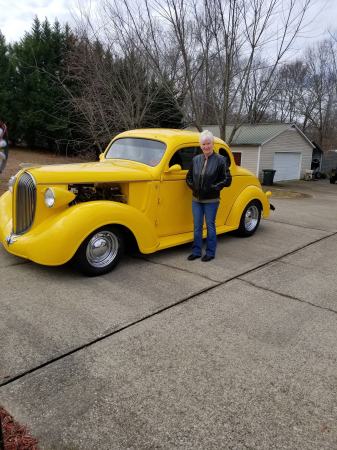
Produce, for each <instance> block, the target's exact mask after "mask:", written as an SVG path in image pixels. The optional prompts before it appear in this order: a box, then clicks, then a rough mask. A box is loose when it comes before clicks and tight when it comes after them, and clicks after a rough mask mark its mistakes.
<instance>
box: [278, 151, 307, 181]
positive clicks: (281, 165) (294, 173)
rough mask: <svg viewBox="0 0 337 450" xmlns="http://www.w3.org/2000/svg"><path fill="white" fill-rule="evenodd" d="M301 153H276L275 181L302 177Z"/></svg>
mask: <svg viewBox="0 0 337 450" xmlns="http://www.w3.org/2000/svg"><path fill="white" fill-rule="evenodd" d="M300 167H301V153H297V152H276V153H274V170H276V173H275V176H274V181H285V180H298V179H299V178H300V173H301V172H300Z"/></svg>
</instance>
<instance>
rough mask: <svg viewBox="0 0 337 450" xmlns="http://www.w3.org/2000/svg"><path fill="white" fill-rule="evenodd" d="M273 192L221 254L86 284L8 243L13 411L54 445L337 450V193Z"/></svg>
mask: <svg viewBox="0 0 337 450" xmlns="http://www.w3.org/2000/svg"><path fill="white" fill-rule="evenodd" d="M273 191H274V192H275V198H273V200H272V203H273V204H274V205H275V206H276V211H274V213H272V216H271V218H270V220H268V221H267V220H264V221H262V223H261V226H260V229H259V230H258V232H257V233H256V234H255V235H254V236H253V237H251V238H249V239H240V238H236V237H234V236H230V235H227V236H222V237H220V238H219V246H218V254H217V258H216V259H215V260H213V261H211V262H209V263H203V262H201V261H200V260H197V261H193V262H189V261H187V260H186V256H187V255H188V253H189V246H182V247H179V248H176V249H171V250H167V251H163V252H161V253H158V254H154V255H151V256H147V257H144V258H143V257H141V256H139V257H128V258H126V259H125V260H124V262H123V263H121V264H120V265H119V267H118V268H117V269H116V270H115V271H113V272H112V273H110V274H108V275H105V276H103V277H99V278H83V277H82V276H80V275H78V274H76V273H74V272H72V271H71V270H70V269H69V268H67V267H62V268H47V267H41V266H37V265H35V264H33V263H30V262H26V261H23V260H20V259H18V258H15V257H12V256H10V255H8V254H7V253H6V252H5V251H4V249H3V248H0V275H1V292H0V296H1V300H0V311H1V329H0V340H1V341H0V342H1V359H0V404H2V405H3V406H4V407H5V408H6V409H7V410H8V411H9V412H10V413H11V414H12V415H14V417H15V418H16V420H18V421H19V422H21V423H23V424H26V425H27V426H28V428H29V429H30V431H31V433H32V434H33V435H34V436H35V437H37V438H38V439H39V443H40V448H41V449H48V450H50V449H81V450H82V449H88V450H89V449H90V450H92V449H100V450H102V449H124V448H125V449H150V448H151V449H153V448H160V449H173V448H174V449H175V448H181V449H213V448H214V449H218V448H224V449H235V450H236V449H259V450H260V449H289V450H294V449H301V450H304V449H313V450H316V449H329V450H330V449H337V425H336V424H337V365H336V363H337V345H336V342H337V283H336V278H337V220H336V218H337V186H335V185H330V184H329V182H328V181H327V180H321V181H315V182H313V181H312V182H304V181H300V182H296V183H283V185H278V186H275V187H274V188H273ZM288 193H289V195H288ZM294 193H295V194H296V195H295V196H294V195H292V194H294ZM301 194H304V195H301ZM287 197H291V198H287Z"/></svg>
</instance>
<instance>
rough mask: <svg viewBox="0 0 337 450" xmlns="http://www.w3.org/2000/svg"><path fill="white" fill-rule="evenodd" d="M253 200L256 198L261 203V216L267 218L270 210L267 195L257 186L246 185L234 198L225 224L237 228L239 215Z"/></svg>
mask: <svg viewBox="0 0 337 450" xmlns="http://www.w3.org/2000/svg"><path fill="white" fill-rule="evenodd" d="M253 200H257V201H259V202H260V204H261V208H262V217H264V218H267V217H268V216H269V212H270V205H269V200H268V197H267V195H266V194H265V193H264V192H263V191H262V189H261V188H259V187H258V186H248V187H246V188H245V189H244V190H243V191H242V192H241V193H240V195H239V196H238V198H237V199H236V200H235V202H234V204H233V206H232V209H231V211H230V213H229V216H228V218H227V221H226V225H229V226H231V227H233V228H235V229H236V228H238V227H239V225H240V220H241V216H242V213H243V210H244V209H245V207H246V206H247V205H248V203H250V202H251V201H253Z"/></svg>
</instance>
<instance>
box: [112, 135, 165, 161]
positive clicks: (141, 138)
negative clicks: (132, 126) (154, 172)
mask: <svg viewBox="0 0 337 450" xmlns="http://www.w3.org/2000/svg"><path fill="white" fill-rule="evenodd" d="M127 139H132V140H139V141H147V142H149V141H152V142H158V143H159V144H162V145H163V149H162V153H161V154H160V159H158V158H157V159H156V162H155V163H152V164H150V163H149V162H146V161H144V160H139V159H131V158H130V157H123V158H122V157H115V156H109V152H110V150H111V149H112V147H113V145H114V144H115V143H116V142H118V141H122V140H123V141H125V140H127ZM167 147H168V145H167V143H166V142H165V141H162V140H160V139H153V138H148V137H141V136H121V137H117V138H116V139H114V140H113V141H112V142H111V143H110V145H109V146H108V148H107V150H106V152H105V155H104V157H105V159H106V160H108V161H109V160H113V159H117V160H124V161H132V162H136V163H139V164H144V165H146V166H148V167H156V166H158V165H159V164H160V163H161V162H162V161H163V158H164V155H165V153H166V150H167ZM145 150H146V149H145ZM148 150H153V149H148ZM125 156H127V155H125ZM154 156H155V155H154Z"/></svg>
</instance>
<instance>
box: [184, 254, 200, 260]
mask: <svg viewBox="0 0 337 450" xmlns="http://www.w3.org/2000/svg"><path fill="white" fill-rule="evenodd" d="M198 258H200V255H193V253H192V254H191V255H188V257H187V259H188V260H189V261H194V260H195V259H198Z"/></svg>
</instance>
